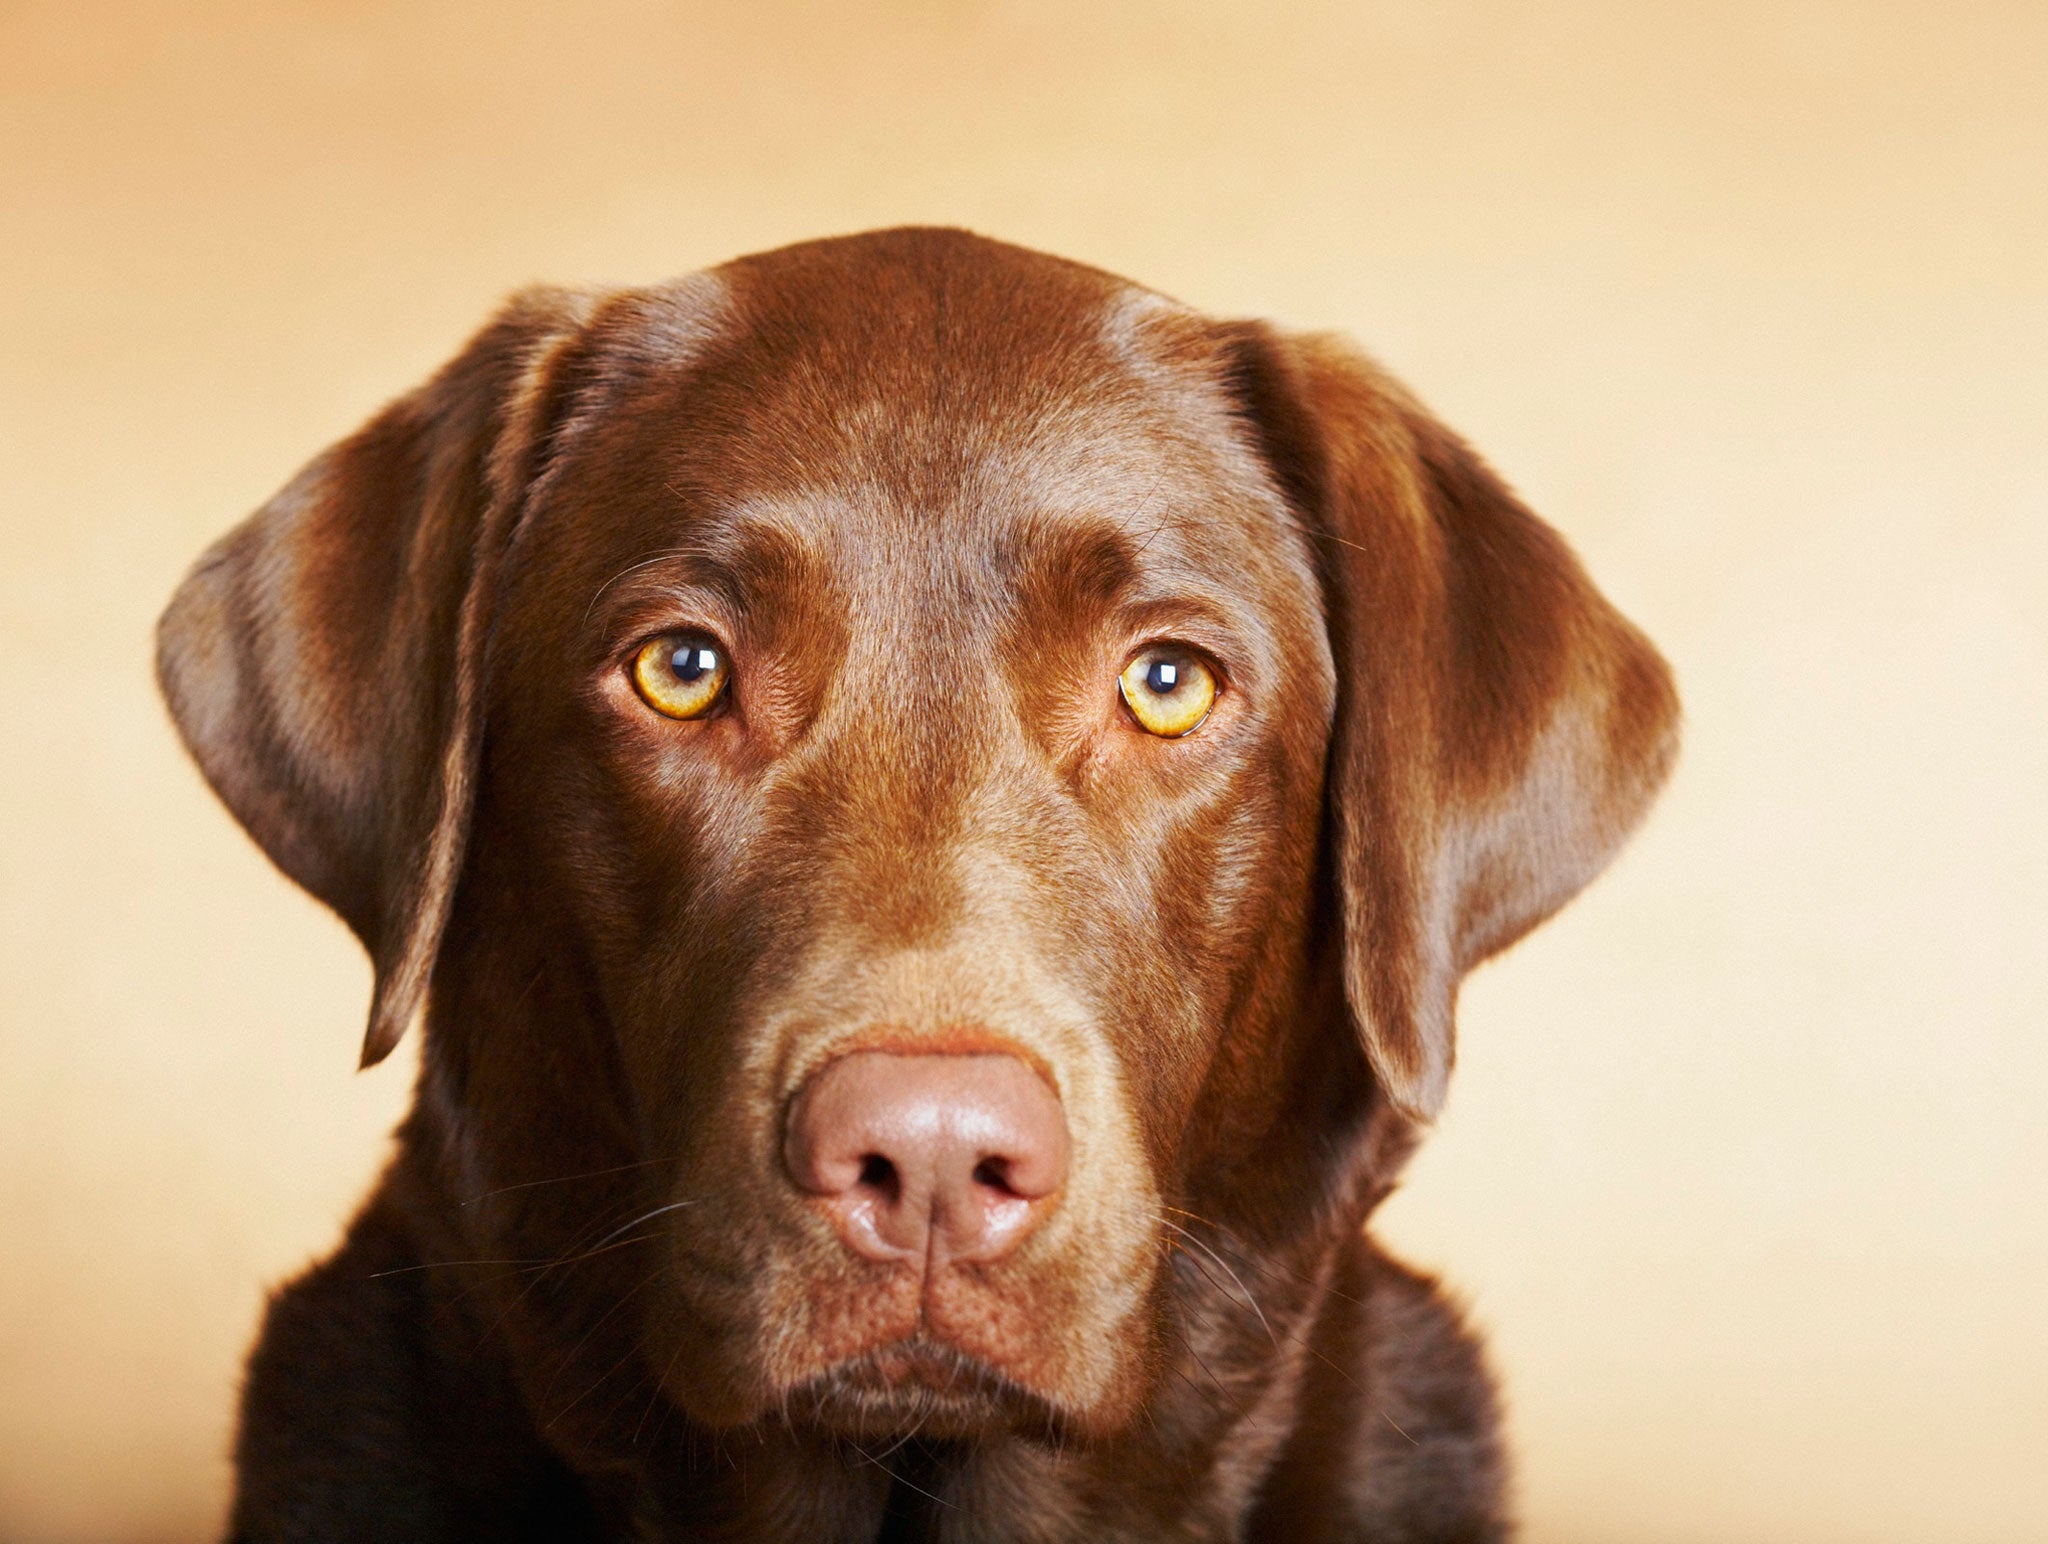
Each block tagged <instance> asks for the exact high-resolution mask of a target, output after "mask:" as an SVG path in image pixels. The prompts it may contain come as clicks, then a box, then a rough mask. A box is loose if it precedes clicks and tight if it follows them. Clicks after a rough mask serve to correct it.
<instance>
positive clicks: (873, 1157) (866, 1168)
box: [856, 1153, 903, 1203]
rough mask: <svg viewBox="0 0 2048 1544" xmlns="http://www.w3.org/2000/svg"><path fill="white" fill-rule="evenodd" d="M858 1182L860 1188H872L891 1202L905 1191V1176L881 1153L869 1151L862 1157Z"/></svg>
mask: <svg viewBox="0 0 2048 1544" xmlns="http://www.w3.org/2000/svg"><path fill="white" fill-rule="evenodd" d="M856 1183H857V1184H858V1186H859V1188H860V1189H862V1190H872V1191H874V1192H875V1193H876V1194H878V1195H880V1196H881V1197H882V1199H883V1200H885V1201H889V1202H891V1203H893V1202H895V1201H896V1200H897V1199H898V1198H899V1197H900V1196H901V1195H902V1193H903V1177H902V1176H901V1175H900V1174H898V1173H897V1172H896V1165H895V1164H893V1163H891V1162H890V1161H889V1160H888V1159H887V1158H884V1157H883V1156H882V1155H881V1154H880V1153H868V1154H865V1155H864V1156H863V1157H862V1158H861V1161H860V1179H859V1180H858V1181H857V1182H856Z"/></svg>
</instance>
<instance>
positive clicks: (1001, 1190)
mask: <svg viewBox="0 0 2048 1544" xmlns="http://www.w3.org/2000/svg"><path fill="white" fill-rule="evenodd" d="M974 1183H975V1184H977V1185H980V1186H982V1187H984V1188H985V1189H988V1190H993V1191H995V1192H997V1193H998V1194H999V1195H1004V1196H1014V1195H1016V1194H1017V1187H1016V1186H1015V1185H1013V1184H1011V1183H1010V1160H1009V1159H1007V1158H984V1159H982V1160H981V1162H980V1163H977V1164H976V1165H975V1166H974Z"/></svg>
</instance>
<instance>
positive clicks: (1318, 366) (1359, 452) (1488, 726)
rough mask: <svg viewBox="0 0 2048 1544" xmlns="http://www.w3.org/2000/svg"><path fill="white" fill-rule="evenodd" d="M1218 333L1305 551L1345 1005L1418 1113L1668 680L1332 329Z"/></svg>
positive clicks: (1671, 738) (1665, 734) (1588, 585)
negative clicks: (1317, 581)
mask: <svg viewBox="0 0 2048 1544" xmlns="http://www.w3.org/2000/svg"><path fill="white" fill-rule="evenodd" d="M1231 347H1232V357H1233V365H1232V369H1233V374H1234V376H1235V379H1234V381H1233V383H1232V384H1233V386H1234V387H1235V388H1236V390H1237V393H1238V397H1239V400H1240V401H1241V402H1242V403H1243V404H1244V405H1245V408H1246V412H1247V415H1248V417H1249V418H1250V420H1251V421H1252V423H1253V424H1254V425H1255V427H1256V429H1257V432H1258V434H1259V437H1260V439H1261V442H1262V448H1263V449H1264V450H1265V453H1266V455H1267V457H1268V459H1269V462H1270V463H1271V465H1272V466H1273V467H1274V469H1275V471H1276V473H1277V474H1278V476H1279V479H1280V481H1281V484H1282V487H1283V491H1284V492H1285V493H1286V494H1287V495H1288V497H1289V499H1290V500H1291V501H1292V502H1293V503H1294V505H1295V507H1296V508H1297V510H1299V511H1300V514H1301V518H1302V520H1303V523H1304V524H1305V526H1306V527H1307V528H1308V529H1309V531H1310V534H1311V537H1312V539H1313V543H1314V545H1315V547H1316V548H1317V549H1318V550H1317V552H1316V559H1317V562H1318V565H1319V568H1320V570H1321V575H1322V582H1323V591H1324V606H1325V614H1326V617H1327V625H1328V627H1329V635H1330V646H1331V653H1332V656H1333V658H1334V660H1335V663H1336V669H1337V675H1338V697H1337V712H1336V721H1335V724H1334V726H1333V730H1332V740H1331V748H1330V761H1329V770H1328V792H1327V797H1328V799H1329V819H1330V822H1331V834H1330V850H1331V854H1332V862H1333V863H1334V866H1335V870H1336V873H1335V879H1336V883H1337V886H1338V890H1339V894H1340V898H1341V915H1342V919H1343V930H1344V938H1343V949H1344V962H1343V964H1344V986H1345V996H1346V998H1347V1000H1348V1002H1349V1005H1350V1008H1351V1012H1352V1016H1353V1017H1354V1019H1355V1020H1356V1021H1357V1024H1358V1028H1359V1032H1360V1034H1361V1035H1362V1036H1363V1038H1364V1041H1365V1048H1366V1053H1367V1055H1368V1057H1369V1059H1370V1061H1371V1064H1372V1068H1373V1071H1374V1074H1375V1075H1376V1076H1377V1078H1378V1079H1379V1081H1380V1084H1381V1086H1382V1087H1383V1088H1384V1089H1385V1091H1386V1093H1387V1095H1388V1097H1389V1098H1390V1099H1391V1100H1392V1101H1393V1102H1394V1104H1396V1105H1397V1106H1398V1107H1400V1109H1402V1110H1403V1111H1404V1112H1405V1113H1407V1114H1409V1115H1411V1116H1414V1117H1416V1118H1418V1119H1422V1120H1428V1119H1432V1118H1433V1117H1434V1116H1435V1115H1436V1113H1437V1111H1438V1110H1439V1109H1440V1108H1441V1106H1442V1104H1443V1098H1444V1088H1445V1083H1446V1081H1447V1079H1448V1077H1449V1075H1450V1069H1451V1061H1452V1056H1453V1049H1454V1048H1453V1039H1452V1034H1453V1015H1454V1010H1455V1006H1456V1000H1457V992H1458V984H1459V982H1460V980H1461V979H1462V978H1463V976H1464V975H1465V973H1466V972H1467V971H1468V970H1470V969H1471V968H1472V967H1473V966H1474V965H1476V964H1478V963H1479V962H1480V961H1481V960H1483V959H1485V958H1486V957H1487V956H1488V955H1491V954H1494V953H1496V952H1497V951H1499V950H1501V949H1504V948H1506V947H1507V946H1508V945H1509V944H1511V943H1513V942H1514V941H1515V940H1516V939H1517V938H1520V937H1521V936H1522V935H1523V934H1524V933H1526V932H1527V931H1528V930H1529V929H1530V928H1532V927H1534V926H1536V924H1537V923H1539V922H1541V921H1542V920H1543V919H1544V918H1546V917H1548V916H1549V915H1550V914H1551V913H1552V912H1554V911H1556V910H1557V909H1558V908H1559V907H1560V906H1562V905H1563V904H1564V903H1565V902H1566V901H1567V900H1569V899H1570V898H1571V897H1572V896H1573V895H1575V894H1576V893H1577V892H1578V891H1579V890H1580V889H1581V888H1582V887H1583V886H1584V885H1585V884H1586V883H1587V882H1588V881H1589V880H1591V879H1592V878H1593V876H1594V875H1596V874H1597V873H1599V871H1600V870H1601V868H1603V867H1604V866H1605V865H1606V863H1607V861H1608V859H1609V858H1611V857H1612V856H1613V855H1614V853H1615V851H1616V850H1617V849H1618V848H1619V847H1620V845H1621V842H1622V840H1623V838H1624V837H1626V836H1627V834H1628V833H1629V831H1630V829H1631V828H1633V827H1634V825H1635V824H1636V822H1637V821H1638V820H1639V819H1640V818H1641V816H1642V814H1643V812H1644V811H1645V810H1646V809H1647V808H1648V806H1649V802H1650V799H1651V797H1652V795H1653V794H1654V793H1655V792H1656V790H1657V788H1658V786H1659V784H1661V783H1662V781H1663V779H1664V777H1665V774H1666V773H1667V772H1668V771H1669V769H1670V766H1671V762H1672V759H1673V757H1674V755H1675V754H1676V750H1677V738H1678V736H1677V728H1678V699H1677V695H1676V693H1675V691H1674V689H1673V687H1672V683H1671V676H1670V672H1669V670H1668V669H1667V667H1666V666H1665V664H1664V661H1663V660H1662V659H1661V658H1660V657H1659V656H1658V654H1657V651H1656V650H1655V649H1654V648H1652V647H1651V645H1650V644H1649V642H1648V641H1647V640H1646V639H1645V638H1644V637H1643V635H1642V634H1641V633H1639V632H1637V631H1636V629H1635V628H1634V627H1633V626H1631V625H1630V624H1629V622H1628V621H1627V620H1626V619H1625V618H1624V617H1622V616H1621V615H1620V613H1618V612H1617V611H1615V609H1614V608H1613V607H1612V606H1610V605H1609V604H1608V603H1607V601H1606V599H1605V598H1604V597H1602V596H1601V594H1600V593H1599V592H1598V591H1597V590H1595V589H1594V588H1593V585H1592V582H1591V581H1590V580H1589V579H1588V578H1587V577H1586V574H1585V571H1584V570H1583V569H1581V568H1580V566H1579V564H1578V561H1577V559H1575V558H1574V557H1573V556H1572V554H1571V552H1570V550H1569V549H1568V548H1567V547H1566V546H1565V544H1564V542H1563V540H1562V539H1561V538H1560V537H1559V536H1558V534H1557V533H1556V532H1555V531H1553V530H1551V529H1550V527H1548V526H1547V525H1545V524H1544V523H1543V522H1542V521H1540V520H1539V519H1537V518H1536V517H1535V516H1534V515H1532V514H1531V513H1530V512H1529V511H1528V510H1527V509H1525V508H1524V507H1523V506H1522V504H1521V503H1520V502H1519V501H1518V500H1517V499H1516V498H1515V496H1514V495H1513V494H1512V493H1510V492H1509V491H1508V489H1507V488H1506V487H1505V486H1504V485H1503V484H1502V482H1501V481H1500V479H1499V478H1498V477H1497V476H1495V475H1494V473H1493V471H1492V470H1491V469H1490V468H1489V467H1487V466H1486V464H1485V463H1484V462H1482V461H1481V460H1480V459H1479V457H1478V456H1477V455H1475V454H1474V453H1473V451H1472V450H1471V448H1470V447H1469V446H1467V445H1466V444H1465V443H1464V442H1463V441H1462V440H1460V439H1459V438H1458V437H1457V436H1456V435H1454V434H1452V433H1451V432H1450V431H1449V430H1448V429H1446V428H1445V427H1444V426H1443V425H1442V424H1440V423H1438V422H1437V421H1436V420H1435V419H1434V418H1432V417H1431V416H1430V415H1429V414H1428V413H1427V412H1426V411H1425V410H1424V409H1423V408H1422V407H1421V406H1420V405H1419V404H1418V403H1416V402H1415V400H1414V399H1413V398H1412V397H1410V396H1409V395H1408V394H1407V393H1406V392H1405V391H1404V390H1403V389H1402V388H1401V387H1400V386H1398V385H1397V384H1396V383H1394V382H1393V381H1392V380H1390V379H1389V378H1388V377H1387V376H1385V375H1384V374H1383V373H1381V372H1380V371H1379V370H1378V369H1377V368H1376V367H1375V366H1373V365H1372V364H1371V363H1370V362H1368V361H1367V360H1365V359H1364V358H1362V357H1361V356H1360V355H1358V354H1357V353H1356V352H1355V351H1353V350H1352V349H1351V348H1350V347H1349V346H1348V345H1347V344H1345V343H1344V342H1342V341H1341V340H1338V339H1334V338H1327V337H1288V336H1283V335H1281V334H1278V333H1276V332H1273V331H1272V330H1270V329H1267V328H1264V327H1260V326H1256V325H1255V326H1249V327H1239V328H1234V329H1232V340H1231Z"/></svg>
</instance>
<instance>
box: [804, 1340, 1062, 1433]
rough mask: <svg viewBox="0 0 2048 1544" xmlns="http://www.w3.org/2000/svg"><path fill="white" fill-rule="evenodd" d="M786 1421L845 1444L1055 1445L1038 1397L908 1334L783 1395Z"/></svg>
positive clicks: (1054, 1412) (1053, 1421)
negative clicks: (1028, 1440) (1022, 1441)
mask: <svg viewBox="0 0 2048 1544" xmlns="http://www.w3.org/2000/svg"><path fill="white" fill-rule="evenodd" d="M784 1410H785V1411H786V1412H787V1414H788V1416H789V1418H790V1419H791V1420H794V1421H801V1422H803V1423H804V1424H806V1425H814V1426H819V1427H823V1428H825V1429H826V1430H829V1431H833V1432H836V1433H839V1434H840V1435H842V1436H846V1437H850V1438H852V1439H853V1440H854V1441H856V1442H859V1441H863V1440H868V1439H874V1438H903V1439H907V1438H909V1437H911V1436H919V1437H930V1438H934V1439H938V1440H965V1439H971V1438H975V1437H983V1436H988V1435H992V1434H995V1433H997V1432H1012V1433H1018V1434H1023V1435H1030V1436H1037V1437H1041V1438H1043V1439H1045V1440H1047V1441H1054V1442H1056V1441H1058V1440H1060V1438H1061V1435H1062V1434H1063V1432H1064V1431H1065V1430H1066V1428H1067V1425H1068V1423H1067V1421H1066V1420H1065V1419H1064V1418H1063V1417H1062V1415H1061V1414H1060V1411H1059V1409H1058V1408H1057V1407H1056V1406H1055V1405H1054V1404H1053V1403H1052V1402H1051V1401H1050V1400H1048V1399H1046V1398H1045V1397H1044V1396H1043V1395H1041V1394H1037V1393H1034V1392H1033V1391H1032V1390H1030V1389H1028V1388H1026V1387H1024V1385H1022V1384H1021V1383H1018V1382H1017V1381H1016V1380H1015V1379H1014V1378H1012V1377H1010V1376H1009V1375H1007V1374H1006V1373H1003V1372H1002V1371H1000V1370H998V1369H997V1368H995V1367H993V1366H991V1365H990V1364H989V1363H987V1362H984V1361H982V1360H981V1359H980V1358H978V1357H972V1356H969V1355H967V1354H966V1353H965V1352H962V1351H958V1350H956V1349H954V1348H953V1347H951V1346H948V1345H945V1344H944V1343H942V1342H939V1341H936V1340H933V1339H931V1338H929V1337H927V1336H925V1335H916V1336H913V1337H911V1338H910V1339H908V1340H900V1341H896V1342H893V1343H891V1344H889V1345H886V1346H878V1347H876V1348H875V1349H873V1350H871V1351H866V1352H863V1353H862V1354H861V1355H859V1356H855V1357H850V1358H848V1359H847V1360H846V1361H843V1362H839V1363H836V1364H835V1365H833V1366H831V1367H828V1368H826V1369H825V1370H824V1371H823V1372H821V1373H819V1374H817V1375H816V1376H814V1377H812V1378H809V1379H807V1380H806V1381H805V1382H803V1383H802V1384H800V1385H798V1386H797V1387H796V1388H795V1389H793V1390H791V1391H790V1394H789V1397H788V1398H787V1399H786V1400H785V1401H784Z"/></svg>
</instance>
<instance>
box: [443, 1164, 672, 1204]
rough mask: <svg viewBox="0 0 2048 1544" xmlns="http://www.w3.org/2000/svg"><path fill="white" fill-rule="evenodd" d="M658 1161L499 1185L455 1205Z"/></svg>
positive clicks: (639, 1167)
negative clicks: (494, 1188)
mask: <svg viewBox="0 0 2048 1544" xmlns="http://www.w3.org/2000/svg"><path fill="white" fill-rule="evenodd" d="M660 1161H661V1160H660V1159H659V1158H647V1159H643V1160H642V1161H641V1162H639V1163H622V1164H620V1165H618V1167H616V1168H611V1169H586V1170H584V1171H583V1173H581V1174H562V1175H557V1176H556V1177H555V1178H554V1179H529V1180H524V1181H522V1182H521V1183H519V1184H517V1185H500V1186H499V1187H498V1188H497V1189H496V1190H486V1191H484V1192H483V1193H482V1194H480V1195H473V1196H470V1197H469V1198H468V1199H466V1200H464V1201H460V1202H458V1203H457V1204H458V1205H460V1206H474V1205H476V1204H477V1203H478V1202H479V1201H488V1200H490V1199H491V1197H492V1196H504V1195H510V1194H511V1193H512V1192H513V1191H515V1190H534V1189H537V1188H539V1187H540V1186H542V1185H567V1184H571V1183H573V1182H574V1181H576V1180H579V1179H602V1178H603V1177H604V1176H605V1175H607V1174H625V1173H629V1172H630V1171H632V1170H634V1169H645V1168H650V1167H652V1166H653V1165H654V1164H657V1163H659V1162H660Z"/></svg>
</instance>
